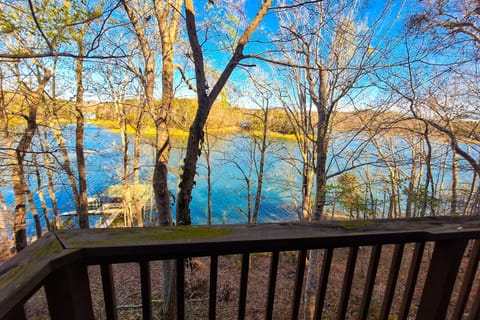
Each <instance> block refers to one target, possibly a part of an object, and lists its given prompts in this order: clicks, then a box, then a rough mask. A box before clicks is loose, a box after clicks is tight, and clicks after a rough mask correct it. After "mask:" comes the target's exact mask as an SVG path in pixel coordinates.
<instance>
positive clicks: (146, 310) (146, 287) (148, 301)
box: [140, 261, 152, 320]
mask: <svg viewBox="0 0 480 320" xmlns="http://www.w3.org/2000/svg"><path fill="white" fill-rule="evenodd" d="M140 283H141V288H142V289H141V290H142V314H143V319H144V320H151V319H152V284H151V277H150V262H149V261H140Z"/></svg>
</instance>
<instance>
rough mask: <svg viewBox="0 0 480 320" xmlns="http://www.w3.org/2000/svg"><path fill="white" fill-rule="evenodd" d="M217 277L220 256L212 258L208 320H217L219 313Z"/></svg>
mask: <svg viewBox="0 0 480 320" xmlns="http://www.w3.org/2000/svg"><path fill="white" fill-rule="evenodd" d="M217 275H218V256H211V257H210V294H209V303H208V319H210V320H215V319H216V312H217Z"/></svg>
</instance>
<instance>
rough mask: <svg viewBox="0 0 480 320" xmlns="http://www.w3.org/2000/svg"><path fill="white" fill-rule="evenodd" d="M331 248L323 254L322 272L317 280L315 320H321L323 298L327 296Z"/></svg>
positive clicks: (331, 255)
mask: <svg viewBox="0 0 480 320" xmlns="http://www.w3.org/2000/svg"><path fill="white" fill-rule="evenodd" d="M332 257H333V248H328V249H327V250H326V251H325V252H324V253H323V262H322V271H321V273H320V277H319V279H318V281H319V283H318V293H317V302H316V303H315V315H314V318H315V319H317V320H320V319H322V313H323V305H324V303H325V296H326V295H327V285H328V276H329V275H330V268H331V265H332Z"/></svg>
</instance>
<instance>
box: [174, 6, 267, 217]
mask: <svg viewBox="0 0 480 320" xmlns="http://www.w3.org/2000/svg"><path fill="white" fill-rule="evenodd" d="M184 3H185V19H186V23H187V32H188V39H189V43H190V47H191V49H192V57H193V62H194V65H195V82H196V90H197V101H198V109H197V112H196V115H195V120H194V121H193V123H192V125H191V127H190V130H189V135H188V142H187V150H186V155H185V159H184V164H183V171H182V177H181V182H180V184H179V191H178V195H177V215H176V218H177V224H183V225H189V224H191V222H192V218H191V215H190V207H189V206H190V201H191V199H192V190H193V186H194V184H195V174H196V167H197V161H198V158H199V156H200V155H201V144H202V142H203V137H204V132H203V129H204V127H205V123H206V121H207V118H208V115H209V113H210V110H211V107H212V105H213V103H214V102H215V100H216V99H217V97H218V95H219V94H220V92H221V91H222V89H223V87H224V86H225V84H226V83H227V81H228V79H229V78H230V76H231V74H232V72H233V71H234V70H235V68H236V67H237V66H238V65H239V64H240V62H241V61H242V60H243V59H245V55H244V49H245V46H246V45H247V43H248V40H249V39H250V37H251V36H252V34H253V33H254V31H255V30H256V29H257V27H258V26H259V25H260V22H261V21H262V20H263V18H264V17H265V15H266V14H267V12H268V9H269V8H270V7H271V5H272V0H265V1H263V2H262V4H261V7H260V8H259V10H258V11H257V14H256V16H255V17H254V18H253V20H252V21H251V22H250V23H249V25H248V26H247V27H246V28H245V30H244V31H243V33H242V35H241V36H240V38H238V40H237V41H236V42H235V44H234V45H233V54H232V56H231V57H230V59H229V61H228V63H227V65H226V66H225V68H224V69H223V71H222V72H221V75H220V77H219V78H218V79H217V80H216V82H215V84H214V85H213V86H212V87H211V88H210V86H209V84H208V81H207V78H206V66H205V61H204V52H203V48H202V45H201V44H200V41H199V38H198V29H197V22H196V15H195V10H194V4H193V0H185V2H184Z"/></svg>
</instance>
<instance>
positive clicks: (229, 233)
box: [0, 217, 480, 320]
mask: <svg viewBox="0 0 480 320" xmlns="http://www.w3.org/2000/svg"><path fill="white" fill-rule="evenodd" d="M479 239H480V217H458V218H452V217H450V218H427V219H409V220H395V221H369V220H366V221H352V222H349V221H345V222H328V223H323V222H322V223H315V224H295V223H282V224H261V225H222V226H214V227H204V226H198V227H165V228H143V229H97V230H82V231H79V230H73V231H57V232H54V233H50V234H48V235H46V236H44V237H43V238H41V239H40V240H39V241H37V242H35V243H34V244H32V245H31V246H29V247H27V248H26V249H25V250H23V251H22V252H21V253H19V254H18V255H16V256H15V257H13V258H12V259H10V260H9V261H7V262H5V263H4V264H3V265H1V266H0V319H26V315H25V312H24V304H25V302H26V301H27V300H28V299H29V298H30V297H31V296H32V295H33V294H34V293H35V292H37V290H39V289H40V288H41V287H44V289H45V294H46V298H47V302H48V309H49V313H50V314H49V317H50V318H51V319H82V320H85V319H93V318H94V311H93V307H92V295H91V290H90V284H89V275H88V270H87V266H90V265H99V266H100V270H101V279H102V284H103V297H104V301H103V302H102V303H104V306H105V308H104V309H105V314H104V316H103V317H105V318H107V319H117V318H118V316H117V305H116V292H115V286H114V285H113V273H112V265H113V264H116V263H123V262H137V263H139V265H140V286H141V293H142V306H141V307H142V310H143V311H142V313H143V318H144V319H152V292H151V287H150V285H151V279H150V277H151V276H150V274H151V273H150V262H151V261H155V260H164V259H175V261H176V267H177V273H176V277H177V288H176V289H177V290H176V295H177V318H178V319H186V318H187V316H188V315H186V312H185V297H184V295H185V292H184V283H185V259H186V258H189V257H209V260H210V263H209V271H210V276H209V290H208V292H209V298H208V308H209V312H208V315H209V316H208V317H209V319H215V318H216V316H217V315H218V314H217V292H218V288H217V277H218V274H219V264H218V258H219V257H221V256H222V255H230V254H240V255H241V257H242V259H241V264H240V268H241V271H240V284H239V293H238V305H237V310H238V318H239V319H243V318H244V317H245V314H246V310H247V307H246V306H247V288H248V283H249V282H248V278H249V271H250V258H251V257H252V254H253V253H257V252H267V253H269V254H270V257H271V260H270V261H271V262H270V268H269V270H268V279H269V280H268V288H267V290H266V292H267V297H266V299H265V300H266V305H265V312H264V316H262V317H264V318H265V319H272V318H273V309H274V305H275V301H276V298H278V295H280V294H288V295H291V298H292V299H291V306H290V307H289V309H290V310H291V313H290V314H288V315H287V314H283V315H282V319H297V318H298V317H299V314H301V313H302V311H301V304H302V295H303V292H304V287H305V276H306V266H307V260H308V258H307V257H308V254H307V252H308V250H312V249H321V250H322V251H321V252H322V254H321V257H322V260H321V263H320V270H319V271H320V272H319V282H318V288H317V295H316V310H315V318H316V319H321V318H322V312H323V310H324V306H325V303H326V300H325V299H326V292H327V288H328V287H329V286H330V285H332V284H331V283H329V279H330V278H329V273H330V271H331V265H332V257H333V256H334V253H335V251H336V250H337V248H349V249H348V256H347V258H346V260H345V262H344V265H345V267H344V269H345V271H344V275H343V281H342V282H343V283H341V284H336V285H341V286H342V289H341V291H340V292H341V295H340V296H339V297H338V298H339V301H338V304H337V305H336V316H335V317H336V319H345V318H346V310H347V307H348V306H349V303H352V302H351V301H350V299H349V297H350V294H351V291H352V283H353V279H354V277H355V272H356V270H358V268H356V266H357V265H356V264H357V257H358V254H359V248H363V247H368V248H369V250H367V251H365V252H368V254H369V257H368V259H366V261H368V266H367V268H366V269H365V270H366V272H365V277H364V280H362V292H363V294H362V296H361V299H360V300H359V304H358V306H356V308H357V309H356V310H358V313H357V315H358V319H367V316H368V312H369V306H370V305H371V303H372V292H373V288H374V286H375V283H376V281H379V277H380V276H381V275H380V273H379V272H378V270H379V261H381V260H380V258H381V256H382V254H384V252H383V251H382V249H383V248H385V247H386V246H387V245H391V246H393V252H392V254H391V260H390V261H389V267H388V268H387V269H388V270H389V271H388V272H387V274H386V275H383V276H385V277H386V278H385V279H384V280H383V282H382V283H384V284H385V289H384V291H383V292H384V294H383V299H382V300H383V301H380V302H378V303H379V305H381V308H380V309H379V315H376V319H390V317H391V316H392V314H393V311H392V304H394V303H395V305H396V306H397V307H396V309H395V314H396V318H395V319H407V318H409V317H410V318H412V317H413V318H416V319H445V318H446V316H447V311H448V315H449V316H450V317H451V318H452V319H470V320H475V319H480V285H479V284H478V281H479V280H478V279H479V278H480V275H479V274H478V273H480V271H477V269H479V267H478V264H479V259H480V240H479ZM407 245H408V246H412V247H413V251H412V253H411V254H408V255H406V254H405V248H406V246H407ZM427 247H428V248H429V252H428V254H426V253H425V252H426V251H427V250H426V249H425V248H427ZM430 248H431V250H430ZM283 251H296V252H298V255H297V258H296V261H297V262H296V263H297V268H296V274H295V277H296V279H295V281H294V284H293V288H294V290H292V291H291V292H278V290H276V284H277V279H278V269H279V254H280V253H281V252H283ZM401 264H406V266H407V267H406V269H407V270H408V272H407V274H406V275H405V278H406V279H404V280H403V281H404V282H403V283H404V285H402V289H403V290H402V292H401V293H398V288H397V291H396V285H397V283H398V281H399V279H398V278H399V270H400V266H401ZM424 264H426V265H427V266H426V267H424V268H425V270H426V276H425V280H424V283H423V284H422V285H421V286H420V285H419V284H418V282H419V281H417V278H418V274H419V270H420V268H421V266H422V265H424ZM357 267H358V266H357ZM460 269H461V272H459V270H460ZM220 272H221V270H220ZM266 272H267V270H265V273H266ZM460 275H461V276H460ZM475 288H476V290H475ZM454 289H455V292H456V293H455V295H452V292H453V291H454ZM416 290H417V291H418V290H421V294H420V299H419V301H417V302H416V305H415V308H414V309H413V307H412V306H413V303H412V299H413V297H414V293H415V291H416ZM475 291H476V292H475ZM417 300H418V299H417ZM449 306H450V309H448V308H449ZM412 313H413V314H412Z"/></svg>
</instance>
